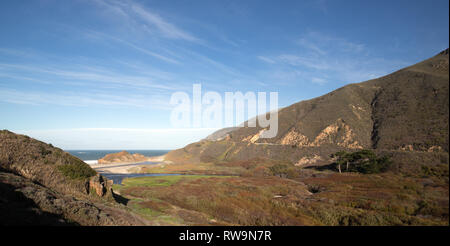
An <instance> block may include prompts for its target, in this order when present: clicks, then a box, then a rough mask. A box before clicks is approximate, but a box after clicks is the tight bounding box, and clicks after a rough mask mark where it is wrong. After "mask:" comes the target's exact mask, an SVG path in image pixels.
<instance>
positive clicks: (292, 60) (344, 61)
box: [258, 32, 406, 85]
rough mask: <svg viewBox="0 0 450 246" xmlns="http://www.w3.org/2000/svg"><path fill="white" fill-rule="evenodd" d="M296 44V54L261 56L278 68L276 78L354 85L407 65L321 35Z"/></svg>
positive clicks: (308, 35)
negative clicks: (352, 83)
mask: <svg viewBox="0 0 450 246" xmlns="http://www.w3.org/2000/svg"><path fill="white" fill-rule="evenodd" d="M294 43H295V44H296V45H298V47H299V48H300V49H299V50H298V51H296V52H291V53H282V54H276V55H272V56H258V59H260V60H262V61H265V62H267V63H270V64H271V65H272V66H273V69H276V71H275V72H272V75H271V76H273V78H275V79H279V80H289V81H296V80H297V81H309V82H311V83H314V84H317V85H324V84H326V83H328V82H330V81H329V79H327V78H325V77H324V75H327V76H332V77H334V78H335V80H337V81H333V82H340V83H342V82H345V83H351V82H361V81H365V80H368V79H373V78H376V77H379V76H382V75H385V74H387V73H389V72H393V69H395V68H396V67H397V68H400V67H401V66H404V65H406V63H405V62H402V61H390V60H386V59H382V58H376V57H374V56H369V55H368V54H370V53H371V50H370V49H369V48H368V47H367V46H366V45H365V44H362V43H359V42H356V41H351V40H348V39H345V38H341V37H336V36H332V35H329V34H325V33H321V32H308V33H305V34H303V35H302V36H301V37H300V38H299V39H297V40H295V41H294ZM369 57H370V58H369Z"/></svg>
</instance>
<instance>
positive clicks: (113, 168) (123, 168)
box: [89, 155, 164, 174]
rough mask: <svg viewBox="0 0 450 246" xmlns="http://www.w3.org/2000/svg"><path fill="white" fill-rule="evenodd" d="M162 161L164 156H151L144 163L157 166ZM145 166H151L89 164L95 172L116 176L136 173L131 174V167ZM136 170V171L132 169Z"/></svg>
mask: <svg viewBox="0 0 450 246" xmlns="http://www.w3.org/2000/svg"><path fill="white" fill-rule="evenodd" d="M163 161H164V155H161V156H153V157H150V158H149V160H148V161H146V162H155V164H154V165H157V163H159V162H163ZM145 165H151V164H142V162H138V163H136V162H129V163H128V162H127V163H109V164H90V165H89V166H91V167H92V168H93V169H95V170H96V171H97V172H104V173H117V174H128V173H136V172H133V171H132V170H131V169H132V168H133V167H138V166H145ZM134 170H136V169H134Z"/></svg>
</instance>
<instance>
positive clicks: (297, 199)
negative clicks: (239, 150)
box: [114, 169, 449, 225]
mask: <svg viewBox="0 0 450 246" xmlns="http://www.w3.org/2000/svg"><path fill="white" fill-rule="evenodd" d="M298 172H299V174H298V176H297V177H296V178H281V177H276V176H253V177H251V176H213V175H180V176H155V177H140V178H129V179H125V180H124V181H123V183H122V185H115V186H114V189H115V190H116V191H118V192H119V193H120V194H121V195H122V196H124V197H126V198H127V199H130V200H129V202H128V204H127V207H129V208H130V209H131V210H133V211H134V212H136V213H138V214H141V215H143V216H144V217H145V218H147V219H149V220H151V221H153V222H154V223H155V224H156V225H448V207H449V206H448V179H447V180H446V179H442V178H439V177H435V176H423V177H402V176H399V175H394V174H392V173H384V174H369V175H367V174H357V173H342V174H339V173H336V172H332V171H317V170H309V169H299V170H298Z"/></svg>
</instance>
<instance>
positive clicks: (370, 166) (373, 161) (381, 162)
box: [330, 150, 391, 174]
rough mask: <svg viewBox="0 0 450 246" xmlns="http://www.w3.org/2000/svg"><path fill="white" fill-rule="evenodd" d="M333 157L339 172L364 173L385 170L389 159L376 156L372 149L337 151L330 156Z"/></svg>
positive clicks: (389, 162)
mask: <svg viewBox="0 0 450 246" xmlns="http://www.w3.org/2000/svg"><path fill="white" fill-rule="evenodd" d="M330 157H331V158H334V159H335V165H336V169H337V170H338V171H339V172H340V173H341V172H358V173H364V174H370V173H381V172H385V171H386V170H387V168H388V167H389V165H390V164H391V160H390V159H389V157H387V156H382V157H377V156H376V154H375V153H374V152H373V151H372V150H360V151H356V152H352V153H350V152H346V151H339V152H336V153H334V154H332V155H331V156H330Z"/></svg>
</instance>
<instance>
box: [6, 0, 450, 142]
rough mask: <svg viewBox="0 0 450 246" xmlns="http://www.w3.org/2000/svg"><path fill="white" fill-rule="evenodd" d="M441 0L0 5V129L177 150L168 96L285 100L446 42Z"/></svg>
mask: <svg viewBox="0 0 450 246" xmlns="http://www.w3.org/2000/svg"><path fill="white" fill-rule="evenodd" d="M448 4H449V2H448V0H442V1H441V0H432V1H425V0H423V1H327V0H305V1H256V0H255V1H181V0H179V1H176V0H171V1H138V0H133V1H126V0H125V1H107V0H71V1H61V0H42V1H1V2H0V35H1V36H0V115H1V118H0V129H8V130H11V131H15V132H19V133H24V134H28V135H30V136H32V137H36V138H38V139H40V140H43V141H46V142H51V143H52V144H54V145H56V146H59V147H62V148H64V149H172V148H178V147H182V146H184V145H186V144H188V143H189V142H192V141H196V140H199V139H201V138H203V137H205V136H206V135H207V134H208V133H210V132H212V131H213V130H214V129H172V128H171V126H170V113H171V109H172V108H173V106H172V105H170V104H169V100H170V96H171V94H172V93H174V92H175V91H186V92H190V91H191V90H192V84H193V83H201V84H202V88H203V90H204V91H206V90H213V91H217V92H219V93H223V92H226V91H242V92H246V91H254V92H257V91H267V92H270V91H277V92H278V93H279V96H278V97H279V106H280V107H284V106H288V105H290V104H292V103H295V102H298V101H301V100H305V99H310V98H313V97H316V96H320V95H322V94H324V93H327V92H329V91H331V90H334V89H336V88H339V87H341V86H343V85H345V84H348V83H353V82H361V81H365V80H368V79H372V78H376V77H379V76H382V75H385V74H388V73H391V72H393V71H395V70H397V69H400V68H402V67H404V66H408V65H411V64H414V63H416V62H418V61H421V60H423V59H426V58H428V57H430V56H433V55H435V54H437V53H438V52H439V51H441V50H443V49H445V48H447V47H448V43H449V33H448V29H449V26H448V23H449V12H448V9H449V6H448Z"/></svg>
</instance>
